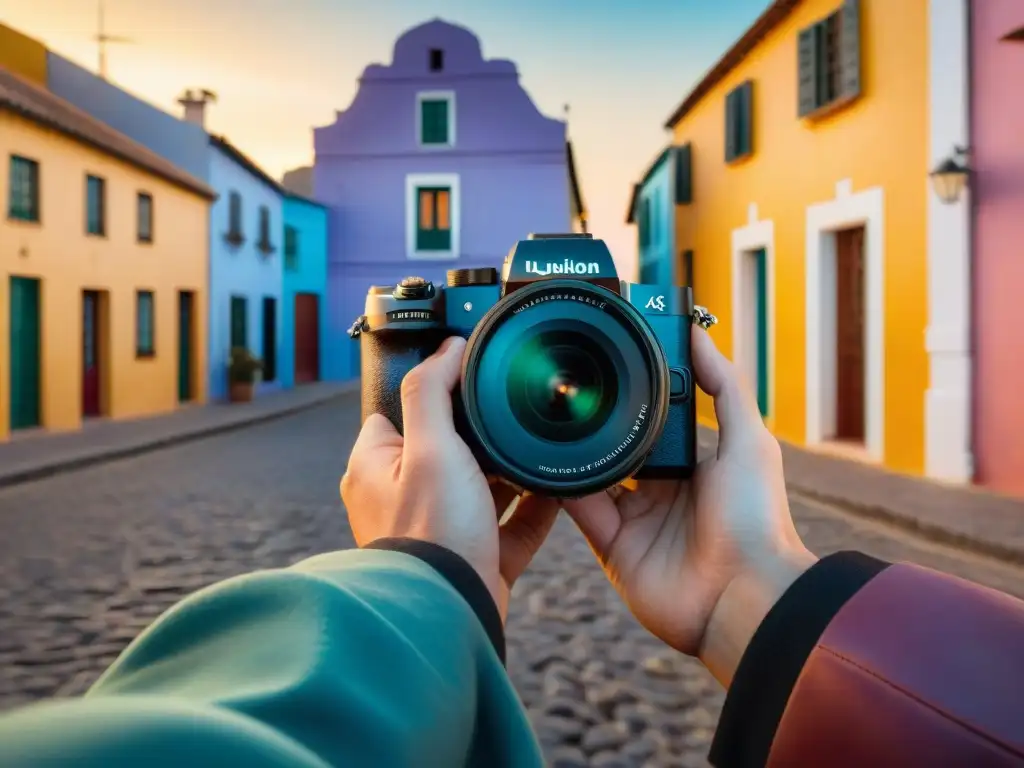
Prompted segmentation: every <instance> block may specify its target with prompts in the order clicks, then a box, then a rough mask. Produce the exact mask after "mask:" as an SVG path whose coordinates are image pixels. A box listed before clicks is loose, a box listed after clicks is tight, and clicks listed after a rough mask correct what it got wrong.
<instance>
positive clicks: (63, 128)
mask: <svg viewBox="0 0 1024 768" xmlns="http://www.w3.org/2000/svg"><path fill="white" fill-rule="evenodd" d="M0 109H6V110H8V111H10V112H14V113H15V114H18V115H20V116H22V117H24V118H27V119H29V120H32V121H33V122H35V123H38V124H39V125H42V126H45V127H47V128H50V129H52V130H54V131H58V132H59V133H62V134H64V135H65V136H68V137H70V138H72V139H74V140H75V141H78V142H80V143H82V144H86V145H88V146H90V147H92V148H94V149H97V150H99V151H100V152H103V153H105V154H107V155H110V156H111V157H116V158H117V159H118V160H122V161H123V162H125V163H128V164H129V165H133V166H135V167H136V168H139V169H140V170H143V171H145V172H147V173H150V174H152V175H154V176H157V177H159V178H161V179H163V180H164V181H166V182H168V183H170V184H173V185H175V186H177V187H180V188H181V189H185V190H187V191H189V192H193V193H195V194H197V195H200V196H202V197H205V198H207V199H208V200H213V199H215V198H216V197H217V193H216V192H214V191H213V190H212V189H211V188H210V187H208V186H207V185H206V184H205V183H204V182H202V181H200V180H199V179H197V178H196V177H195V176H192V175H191V174H189V173H186V172H185V171H183V170H181V169H180V168H178V166H176V165H174V164H173V163H171V162H170V161H168V160H166V159H165V158H163V157H161V156H160V155H158V154H156V153H155V152H153V151H151V150H149V149H147V148H146V147H144V146H142V145H141V144H138V143H136V142H135V141H133V140H132V139H129V138H128V137H127V136H125V135H124V134H123V133H119V132H118V131H115V130H114V129H113V128H111V127H110V126H109V125H107V124H106V123H104V122H101V121H100V120H97V119H96V118H94V117H93V116H92V115H89V114H87V113H86V112H83V111H82V110H80V109H78V108H77V107H75V106H73V105H71V104H69V103H68V102H66V101H65V100H64V99H62V98H60V97H59V96H56V95H54V94H53V93H51V92H50V91H49V90H47V89H46V88H43V87H42V86H39V85H36V84H35V83H31V82H29V81H28V80H25V79H24V78H21V77H19V76H18V75H16V74H14V73H13V72H11V71H10V70H8V69H6V68H4V67H0Z"/></svg>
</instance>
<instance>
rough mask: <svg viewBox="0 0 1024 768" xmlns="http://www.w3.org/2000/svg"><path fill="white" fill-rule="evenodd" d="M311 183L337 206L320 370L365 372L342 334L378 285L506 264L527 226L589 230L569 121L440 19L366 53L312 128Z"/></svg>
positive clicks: (504, 64)
mask: <svg viewBox="0 0 1024 768" xmlns="http://www.w3.org/2000/svg"><path fill="white" fill-rule="evenodd" d="M314 146H315V150H316V160H315V164H314V167H313V187H314V189H313V193H314V196H315V198H316V199H318V200H320V201H322V202H323V203H324V204H326V205H327V206H328V207H329V208H330V217H331V218H330V221H329V225H328V231H329V232H330V240H329V243H328V289H327V295H328V298H327V301H328V305H329V308H328V316H329V323H330V328H329V336H328V339H329V342H328V343H329V345H330V348H329V349H325V350H324V352H325V355H326V359H325V363H326V365H327V367H328V370H327V371H325V377H326V378H348V377H356V376H358V375H359V367H358V350H357V347H358V345H356V344H354V343H351V342H349V341H348V339H347V337H346V336H345V335H344V332H345V331H346V330H347V329H348V327H349V326H350V325H351V324H352V321H353V320H354V319H355V318H356V317H357V316H358V315H360V314H361V313H362V311H363V303H364V300H365V298H366V292H367V289H368V288H369V286H371V285H380V284H388V283H394V282H397V281H398V280H400V279H401V278H403V277H406V276H408V275H419V276H422V277H426V278H428V279H430V280H433V281H435V282H437V283H439V284H443V282H444V280H445V273H446V271H447V270H449V269H457V268H466V267H485V266H493V267H498V266H500V264H501V262H502V260H503V259H504V257H505V255H506V254H507V253H508V250H509V248H511V247H512V245H513V244H514V243H515V242H516V241H517V240H519V239H521V238H523V237H525V236H526V235H527V234H529V233H530V232H566V231H571V230H577V231H579V230H580V229H583V228H585V225H586V220H585V214H584V212H583V211H584V209H583V203H582V200H581V197H580V194H579V185H578V183H577V182H576V176H575V172H574V169H573V162H572V150H571V146H570V145H569V143H568V141H567V139H566V124H565V122H564V121H562V120H556V119H553V118H549V117H545V116H544V115H542V114H541V113H540V112H539V111H538V110H537V107H536V106H534V104H533V101H532V100H531V99H530V97H529V95H528V94H527V93H526V91H525V90H524V89H523V87H522V86H521V85H520V83H519V73H518V72H517V70H516V65H515V64H514V63H513V62H511V61H505V60H501V59H491V60H487V59H484V57H483V54H482V51H481V48H480V41H479V39H477V37H476V36H475V35H474V34H473V33H472V32H470V31H469V30H467V29H465V28H463V27H459V26H456V25H454V24H449V23H447V22H444V21H441V20H439V19H435V20H433V21H430V22H427V23H425V24H422V25H420V26H418V27H415V28H413V29H410V30H409V31H407V32H406V33H405V34H403V35H402V36H401V37H399V38H398V40H397V41H396V43H395V48H394V53H393V56H392V62H391V64H388V65H382V64H371V65H369V66H368V67H366V69H365V70H364V71H363V74H362V77H361V78H360V80H359V90H358V92H357V93H356V96H355V99H354V100H353V101H352V104H351V105H349V107H348V109H346V110H345V111H343V112H338V113H337V118H336V119H335V121H334V123H333V124H331V125H328V126H325V127H322V128H316V129H314Z"/></svg>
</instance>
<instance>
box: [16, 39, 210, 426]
mask: <svg viewBox="0 0 1024 768" xmlns="http://www.w3.org/2000/svg"><path fill="white" fill-rule="evenodd" d="M40 48H41V46H40ZM8 50H9V49H8ZM0 158H2V160H3V164H4V165H3V170H4V175H3V177H2V183H0V209H2V211H3V214H4V215H3V218H2V219H0V273H2V280H0V307H2V308H3V310H2V312H0V372H2V374H0V439H5V438H7V437H8V436H9V435H10V432H11V431H12V430H23V429H32V428H36V427H42V428H45V429H49V430H55V431H59V430H70V429H76V428H78V427H80V426H81V424H82V420H83V419H84V418H90V417H107V418H111V419H123V418H133V417H139V416H148V415H154V414H159V413H164V412H168V411H171V410H173V409H175V408H176V407H177V406H178V405H179V404H181V403H185V402H203V401H204V400H205V399H206V359H205V354H204V353H203V350H205V348H206V303H207V292H208V279H207V248H208V244H209V229H208V221H209V212H208V209H209V205H210V201H211V199H212V198H213V192H212V190H210V188H209V187H208V186H206V185H205V184H204V183H203V182H202V181H200V180H198V179H196V178H195V177H193V176H191V175H189V174H187V173H185V172H184V171H182V170H180V169H179V168H177V167H176V166H174V165H172V164H171V163H169V162H168V161H166V160H165V159H163V158H161V157H159V156H158V155H156V154H155V153H153V152H150V151H149V150H147V149H145V148H144V147H142V146H141V145H139V144H136V143H135V142H133V141H131V140H130V139H128V138H127V137H125V136H123V135H122V134H119V133H117V132H116V131H113V130H111V129H110V128H109V127H108V126H106V125H104V124H102V123H101V122H99V121H98V120H94V119H92V118H90V117H89V116H87V115H85V114H83V113H82V112H80V111H78V110H76V109H74V108H72V107H71V106H70V105H69V104H68V103H67V102H65V101H63V100H61V99H60V98H58V97H56V96H55V95H53V94H52V93H50V92H49V91H48V90H46V88H45V87H44V85H43V84H41V83H38V82H37V83H32V82H30V81H29V80H26V79H23V78H20V77H19V76H17V75H15V74H14V73H13V72H12V71H11V70H8V69H6V68H3V67H0Z"/></svg>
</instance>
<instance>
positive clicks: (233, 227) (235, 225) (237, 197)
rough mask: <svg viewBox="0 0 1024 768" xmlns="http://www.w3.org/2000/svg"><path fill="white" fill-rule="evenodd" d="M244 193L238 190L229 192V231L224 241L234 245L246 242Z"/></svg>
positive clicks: (225, 234)
mask: <svg viewBox="0 0 1024 768" xmlns="http://www.w3.org/2000/svg"><path fill="white" fill-rule="evenodd" d="M243 214H244V208H243V205H242V193H241V192H239V191H238V190H237V189H232V190H230V191H229V192H228V229H227V232H225V233H224V239H225V240H227V241H228V242H229V243H232V244H233V245H241V244H242V243H244V242H245V220H244V215H243Z"/></svg>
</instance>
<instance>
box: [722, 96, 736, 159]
mask: <svg viewBox="0 0 1024 768" xmlns="http://www.w3.org/2000/svg"><path fill="white" fill-rule="evenodd" d="M736 107H737V100H736V91H732V92H731V93H730V94H729V95H728V96H726V97H725V162H727V163H728V162H730V161H732V160H733V159H734V158H735V157H736V152H737V147H736V135H737V131H736V119H737V117H738V115H737V114H736Z"/></svg>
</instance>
